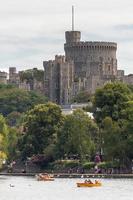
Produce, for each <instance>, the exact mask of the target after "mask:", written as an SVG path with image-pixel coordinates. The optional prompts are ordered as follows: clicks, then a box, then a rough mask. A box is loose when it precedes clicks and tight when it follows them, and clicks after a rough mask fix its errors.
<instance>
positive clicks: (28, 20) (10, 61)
mask: <svg viewBox="0 0 133 200" xmlns="http://www.w3.org/2000/svg"><path fill="white" fill-rule="evenodd" d="M0 5H1V6H0V70H1V71H8V67H9V66H15V67H17V69H18V70H22V69H28V68H33V67H38V68H42V62H43V60H48V59H54V56H55V55H56V54H64V50H63V44H64V41H65V39H64V32H65V31H66V30H70V29H71V6H72V5H74V6H75V30H80V31H81V32H82V40H85V41H98V40H99V41H114V42H117V43H118V50H117V58H118V68H119V69H125V72H126V74H128V73H133V70H132V66H133V56H132V55H133V1H132V0H23V1H22V0H4V1H3V0H0Z"/></svg>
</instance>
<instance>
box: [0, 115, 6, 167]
mask: <svg viewBox="0 0 133 200" xmlns="http://www.w3.org/2000/svg"><path fill="white" fill-rule="evenodd" d="M7 137H8V127H7V125H6V121H5V119H4V117H3V116H2V115H0V167H1V165H2V162H3V160H4V159H6V157H7V142H8V140H7Z"/></svg>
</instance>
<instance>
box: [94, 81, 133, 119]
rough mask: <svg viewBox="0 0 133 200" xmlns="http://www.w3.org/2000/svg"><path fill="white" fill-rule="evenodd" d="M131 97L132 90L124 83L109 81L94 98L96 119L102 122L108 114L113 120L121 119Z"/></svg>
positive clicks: (97, 91) (98, 90)
mask: <svg viewBox="0 0 133 200" xmlns="http://www.w3.org/2000/svg"><path fill="white" fill-rule="evenodd" d="M131 99H132V92H131V90H130V89H129V88H128V87H127V85H125V84H123V83H119V82H115V83H108V84H106V85H105V86H104V87H103V88H100V89H97V90H96V93H95V95H94V99H93V110H94V117H95V119H96V121H97V122H98V123H101V122H102V120H103V119H104V118H105V117H108V116H109V117H111V118H112V119H113V120H118V119H120V118H121V115H122V112H123V110H124V109H125V108H126V104H127V102H128V101H130V100H131Z"/></svg>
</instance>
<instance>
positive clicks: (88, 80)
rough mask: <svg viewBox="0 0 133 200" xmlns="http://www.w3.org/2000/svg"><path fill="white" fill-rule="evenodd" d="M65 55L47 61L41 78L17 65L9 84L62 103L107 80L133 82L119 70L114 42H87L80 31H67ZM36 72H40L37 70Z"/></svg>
mask: <svg viewBox="0 0 133 200" xmlns="http://www.w3.org/2000/svg"><path fill="white" fill-rule="evenodd" d="M65 39H66V41H65V44H64V50H65V55H56V56H55V59H54V60H49V61H44V62H43V67H44V71H43V70H41V74H40V75H39V77H40V78H39V79H37V78H35V77H34V76H33V73H32V78H33V79H32V81H31V78H30V79H29V80H27V79H26V78H25V77H24V76H23V78H22V74H23V73H22V72H19V73H17V72H16V68H14V67H12V68H10V69H9V80H8V82H9V83H13V84H16V85H17V86H18V87H20V88H24V89H27V90H36V91H39V92H41V93H43V94H44V95H45V96H47V97H48V98H49V100H50V101H53V102H56V103H58V104H60V105H66V104H69V103H70V102H71V100H72V99H73V97H75V96H76V95H77V94H79V93H80V92H81V91H84V92H86V93H88V94H93V93H94V92H95V90H96V89H97V88H98V87H101V86H103V85H104V84H106V83H107V82H112V81H116V80H119V81H122V82H125V83H127V84H133V74H130V75H124V71H123V70H118V69H117V58H116V51H117V44H116V43H114V42H90V41H89V42H84V41H81V32H80V31H74V30H73V31H66V32H65ZM33 72H35V74H36V73H37V69H34V70H33ZM0 82H2V83H6V82H7V74H6V73H5V72H0Z"/></svg>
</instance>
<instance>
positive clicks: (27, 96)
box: [0, 85, 46, 116]
mask: <svg viewBox="0 0 133 200" xmlns="http://www.w3.org/2000/svg"><path fill="white" fill-rule="evenodd" d="M45 102H46V98H45V97H44V96H42V95H40V94H37V93H36V92H33V91H26V90H22V89H19V88H16V87H14V86H10V85H6V86H3V85H1V86H0V113H2V114H3V115H4V116H7V115H8V114H10V113H11V112H19V113H22V112H26V111H27V110H28V109H30V108H32V107H33V106H34V105H36V104H39V103H45Z"/></svg>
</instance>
